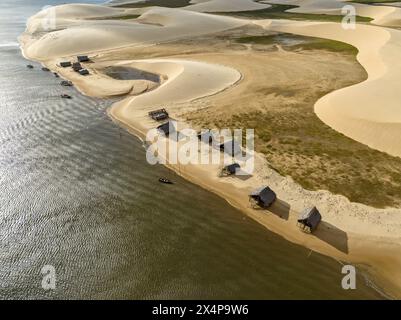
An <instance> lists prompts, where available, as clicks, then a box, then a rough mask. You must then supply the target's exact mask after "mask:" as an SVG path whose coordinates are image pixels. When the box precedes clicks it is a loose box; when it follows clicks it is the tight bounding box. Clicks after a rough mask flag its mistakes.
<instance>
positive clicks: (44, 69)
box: [42, 67, 50, 72]
mask: <svg viewBox="0 0 401 320" xmlns="http://www.w3.org/2000/svg"><path fill="white" fill-rule="evenodd" d="M42 71H46V72H49V71H50V69H49V68H46V67H43V68H42Z"/></svg>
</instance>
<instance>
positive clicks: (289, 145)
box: [218, 106, 401, 207]
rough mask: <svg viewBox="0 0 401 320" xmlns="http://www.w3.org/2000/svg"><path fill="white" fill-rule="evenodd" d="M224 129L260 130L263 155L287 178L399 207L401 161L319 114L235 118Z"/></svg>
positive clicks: (299, 110) (303, 110)
mask: <svg viewBox="0 0 401 320" xmlns="http://www.w3.org/2000/svg"><path fill="white" fill-rule="evenodd" d="M218 125H219V127H221V128H227V127H229V128H239V127H243V128H255V133H256V135H257V139H256V148H257V151H259V152H262V153H263V154H265V156H266V158H267V160H268V161H269V163H270V164H271V166H272V167H273V168H274V169H275V170H276V171H278V172H279V173H280V174H282V175H283V176H287V175H288V176H291V177H292V178H293V179H294V180H295V181H296V182H298V183H299V184H300V185H302V186H303V187H304V188H306V189H309V190H319V189H325V190H330V191H331V192H333V193H335V194H342V195H344V196H346V197H347V198H348V199H350V200H351V201H354V202H360V203H364V204H367V205H371V206H375V207H386V206H390V205H392V206H399V205H400V202H401V201H400V200H401V199H400V195H401V159H400V158H397V157H392V156H390V155H388V154H386V153H383V152H379V151H376V150H373V149H370V148H368V147H367V146H365V145H363V144H360V143H358V142H356V141H354V140H352V139H350V138H347V137H346V136H344V135H342V134H340V133H338V132H336V131H335V130H333V129H331V128H330V127H328V126H326V125H325V124H324V123H323V122H321V121H320V120H319V119H318V118H317V116H316V115H315V114H314V112H313V108H311V107H310V106H309V107H294V109H292V110H287V111H281V112H262V111H253V112H249V113H242V114H237V115H233V116H232V118H231V119H227V120H225V121H224V120H222V121H221V122H219V123H218Z"/></svg>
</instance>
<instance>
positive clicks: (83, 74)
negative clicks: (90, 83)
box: [78, 69, 89, 76]
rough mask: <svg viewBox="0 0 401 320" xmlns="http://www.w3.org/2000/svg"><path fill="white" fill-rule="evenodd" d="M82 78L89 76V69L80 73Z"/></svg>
mask: <svg viewBox="0 0 401 320" xmlns="http://www.w3.org/2000/svg"><path fill="white" fill-rule="evenodd" d="M78 72H79V74H80V75H81V76H87V75H88V74H89V71H88V69H81V70H79V71H78Z"/></svg>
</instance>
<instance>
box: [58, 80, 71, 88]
mask: <svg viewBox="0 0 401 320" xmlns="http://www.w3.org/2000/svg"><path fill="white" fill-rule="evenodd" d="M60 85H61V86H63V87H72V86H73V84H72V82H71V81H68V80H63V81H61V82H60Z"/></svg>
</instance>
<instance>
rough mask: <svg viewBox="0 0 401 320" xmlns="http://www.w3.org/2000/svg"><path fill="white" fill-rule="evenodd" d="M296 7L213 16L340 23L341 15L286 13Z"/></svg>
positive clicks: (275, 5) (277, 7) (272, 7)
mask: <svg viewBox="0 0 401 320" xmlns="http://www.w3.org/2000/svg"><path fill="white" fill-rule="evenodd" d="M297 7H298V6H292V5H281V4H272V5H271V7H270V8H267V9H261V10H253V11H240V12H221V13H220V12H215V13H214V14H221V15H230V16H237V17H243V18H248V19H290V20H313V21H316V20H317V21H329V22H341V21H342V19H343V16H342V15H330V14H312V13H293V12H286V10H290V9H294V8H297ZM356 21H357V22H370V21H372V19H371V18H368V17H361V16H356Z"/></svg>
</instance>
